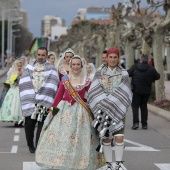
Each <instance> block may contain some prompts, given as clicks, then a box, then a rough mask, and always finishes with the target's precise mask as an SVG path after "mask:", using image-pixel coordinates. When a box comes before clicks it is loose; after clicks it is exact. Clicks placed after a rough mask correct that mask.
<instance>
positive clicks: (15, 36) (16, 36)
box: [13, 35, 21, 55]
mask: <svg viewBox="0 0 170 170" xmlns="http://www.w3.org/2000/svg"><path fill="white" fill-rule="evenodd" d="M13 37H14V42H13V54H14V55H15V41H16V38H18V37H21V35H13Z"/></svg>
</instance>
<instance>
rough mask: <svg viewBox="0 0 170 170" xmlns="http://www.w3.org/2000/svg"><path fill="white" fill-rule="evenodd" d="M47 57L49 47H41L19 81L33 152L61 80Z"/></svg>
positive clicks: (26, 125)
mask: <svg viewBox="0 0 170 170" xmlns="http://www.w3.org/2000/svg"><path fill="white" fill-rule="evenodd" d="M47 57H48V51H47V49H46V48H45V47H40V48H39V49H38V54H37V58H36V61H32V62H30V63H29V64H28V65H27V66H26V68H25V70H24V72H23V74H22V77H21V79H20V82H19V89H20V98H21V106H22V114H23V116H24V117H25V135H26V140H27V145H28V147H29V151H30V152H31V153H34V152H35V147H36V146H37V143H38V139H39V136H40V132H41V129H42V126H43V123H44V120H45V118H46V116H47V114H48V112H49V108H50V107H51V105H52V103H53V100H54V98H55V94H56V91H57V87H58V82H59V78H58V74H57V72H56V69H55V67H54V65H53V64H51V63H50V62H48V61H47ZM37 122H38V127H37V132H36V144H35V145H34V130H35V125H36V123H37Z"/></svg>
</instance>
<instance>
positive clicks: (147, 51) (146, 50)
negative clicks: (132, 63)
mask: <svg viewBox="0 0 170 170" xmlns="http://www.w3.org/2000/svg"><path fill="white" fill-rule="evenodd" d="M150 50H151V48H150V47H149V45H148V44H147V43H146V41H145V40H144V39H142V54H147V55H148V56H149V55H150Z"/></svg>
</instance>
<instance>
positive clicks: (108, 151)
mask: <svg viewBox="0 0 170 170" xmlns="http://www.w3.org/2000/svg"><path fill="white" fill-rule="evenodd" d="M103 152H104V158H105V162H110V163H111V162H112V147H111V142H110V143H104V142H103Z"/></svg>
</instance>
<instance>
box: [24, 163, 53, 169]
mask: <svg viewBox="0 0 170 170" xmlns="http://www.w3.org/2000/svg"><path fill="white" fill-rule="evenodd" d="M30 169H31V170H50V169H45V168H41V167H39V166H38V165H37V164H36V163H35V162H23V170H30Z"/></svg>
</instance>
